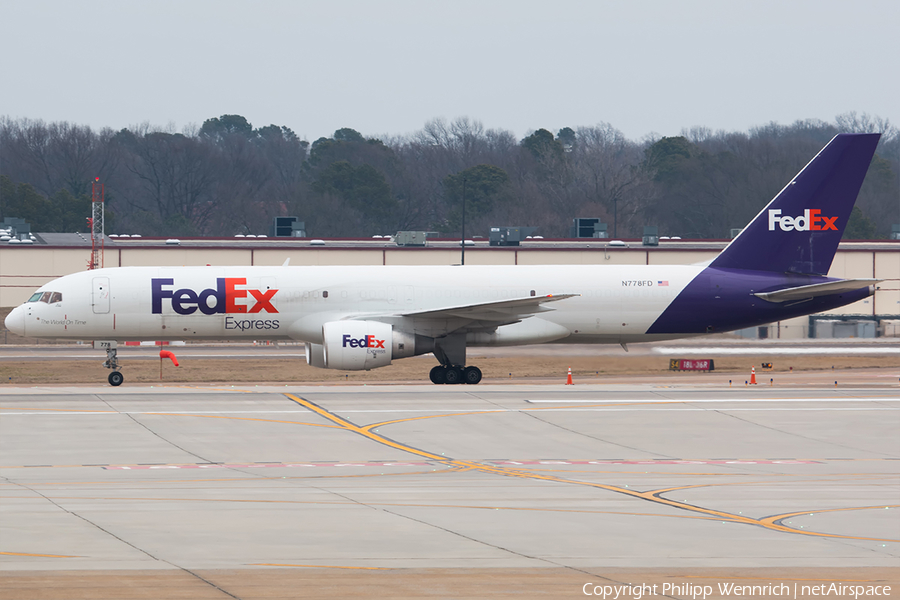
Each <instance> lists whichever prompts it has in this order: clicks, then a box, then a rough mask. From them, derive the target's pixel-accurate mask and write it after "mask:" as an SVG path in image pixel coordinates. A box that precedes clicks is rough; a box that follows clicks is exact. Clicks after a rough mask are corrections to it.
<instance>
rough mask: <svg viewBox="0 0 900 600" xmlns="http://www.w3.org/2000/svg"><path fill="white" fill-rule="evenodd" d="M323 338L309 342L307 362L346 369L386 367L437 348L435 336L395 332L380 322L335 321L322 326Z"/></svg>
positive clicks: (318, 365) (317, 365)
mask: <svg viewBox="0 0 900 600" xmlns="http://www.w3.org/2000/svg"><path fill="white" fill-rule="evenodd" d="M322 337H323V341H324V343H323V344H322V345H319V344H307V345H306V348H307V350H306V361H307V363H309V364H310V365H312V366H313V367H325V368H326V369H340V370H343V371H362V370H366V371H368V370H369V369H377V368H378V367H386V366H387V365H389V364H391V360H393V359H395V358H405V357H407V356H417V355H419V354H425V353H426V352H431V351H433V350H434V340H433V339H432V338H429V337H424V336H421V335H414V334H411V333H406V332H405V331H394V329H393V327H391V325H389V324H387V323H381V322H379V321H331V322H328V323H325V324H324V325H323V326H322ZM320 349H321V350H320Z"/></svg>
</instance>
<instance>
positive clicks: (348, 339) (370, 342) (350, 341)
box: [343, 334, 385, 348]
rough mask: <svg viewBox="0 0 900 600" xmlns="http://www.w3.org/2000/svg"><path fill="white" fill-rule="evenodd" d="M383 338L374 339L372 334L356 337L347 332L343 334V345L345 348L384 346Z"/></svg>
mask: <svg viewBox="0 0 900 600" xmlns="http://www.w3.org/2000/svg"><path fill="white" fill-rule="evenodd" d="M384 342H385V341H384V340H376V339H375V336H374V335H367V336H366V337H361V338H359V339H356V338H354V337H352V336H350V335H349V334H344V338H343V346H344V348H346V347H347V346H350V347H351V348H384Z"/></svg>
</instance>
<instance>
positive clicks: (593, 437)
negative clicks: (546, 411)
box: [520, 410, 674, 458]
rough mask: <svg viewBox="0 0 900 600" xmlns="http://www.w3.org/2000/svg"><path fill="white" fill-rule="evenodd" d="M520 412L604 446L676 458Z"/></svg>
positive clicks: (529, 413)
mask: <svg viewBox="0 0 900 600" xmlns="http://www.w3.org/2000/svg"><path fill="white" fill-rule="evenodd" d="M520 412H521V413H522V414H524V415H527V416H529V417H532V418H533V419H537V420H538V421H540V422H541V423H546V424H547V425H550V426H551V427H556V428H557V429H562V430H563V431H568V432H569V433H574V434H575V435H580V436H582V437H586V438H588V439H591V440H596V441H598V442H603V443H604V444H610V445H612V446H618V447H619V448H626V449H628V450H634V451H636V452H643V453H645V454H652V455H653V456H657V457H658V456H665V457H666V458H674V457H671V456H667V455H664V454H660V453H657V452H650V451H649V450H645V449H644V448H637V447H635V446H628V445H626V444H620V443H618V442H612V441H610V440H605V439H603V438H601V437H597V436H595V435H590V434H588V433H583V432H581V431H576V430H574V429H569V428H568V427H563V426H562V425H559V424H557V423H553V422H552V421H548V420H546V419H542V418H541V417H539V416H538V415H536V414H534V413H533V412H531V411H524V410H523V411H520Z"/></svg>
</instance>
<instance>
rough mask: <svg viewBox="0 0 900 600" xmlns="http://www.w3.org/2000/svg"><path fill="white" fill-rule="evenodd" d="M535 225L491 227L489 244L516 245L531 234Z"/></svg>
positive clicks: (534, 229) (535, 228)
mask: <svg viewBox="0 0 900 600" xmlns="http://www.w3.org/2000/svg"><path fill="white" fill-rule="evenodd" d="M536 230H537V227H491V234H490V237H489V239H490V245H491V246H518V245H519V242H521V241H522V240H524V239H525V238H526V237H528V236H529V235H531V234H532V233H534V232H535V231H536Z"/></svg>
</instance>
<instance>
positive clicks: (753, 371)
mask: <svg viewBox="0 0 900 600" xmlns="http://www.w3.org/2000/svg"><path fill="white" fill-rule="evenodd" d="M750 385H756V367H750Z"/></svg>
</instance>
